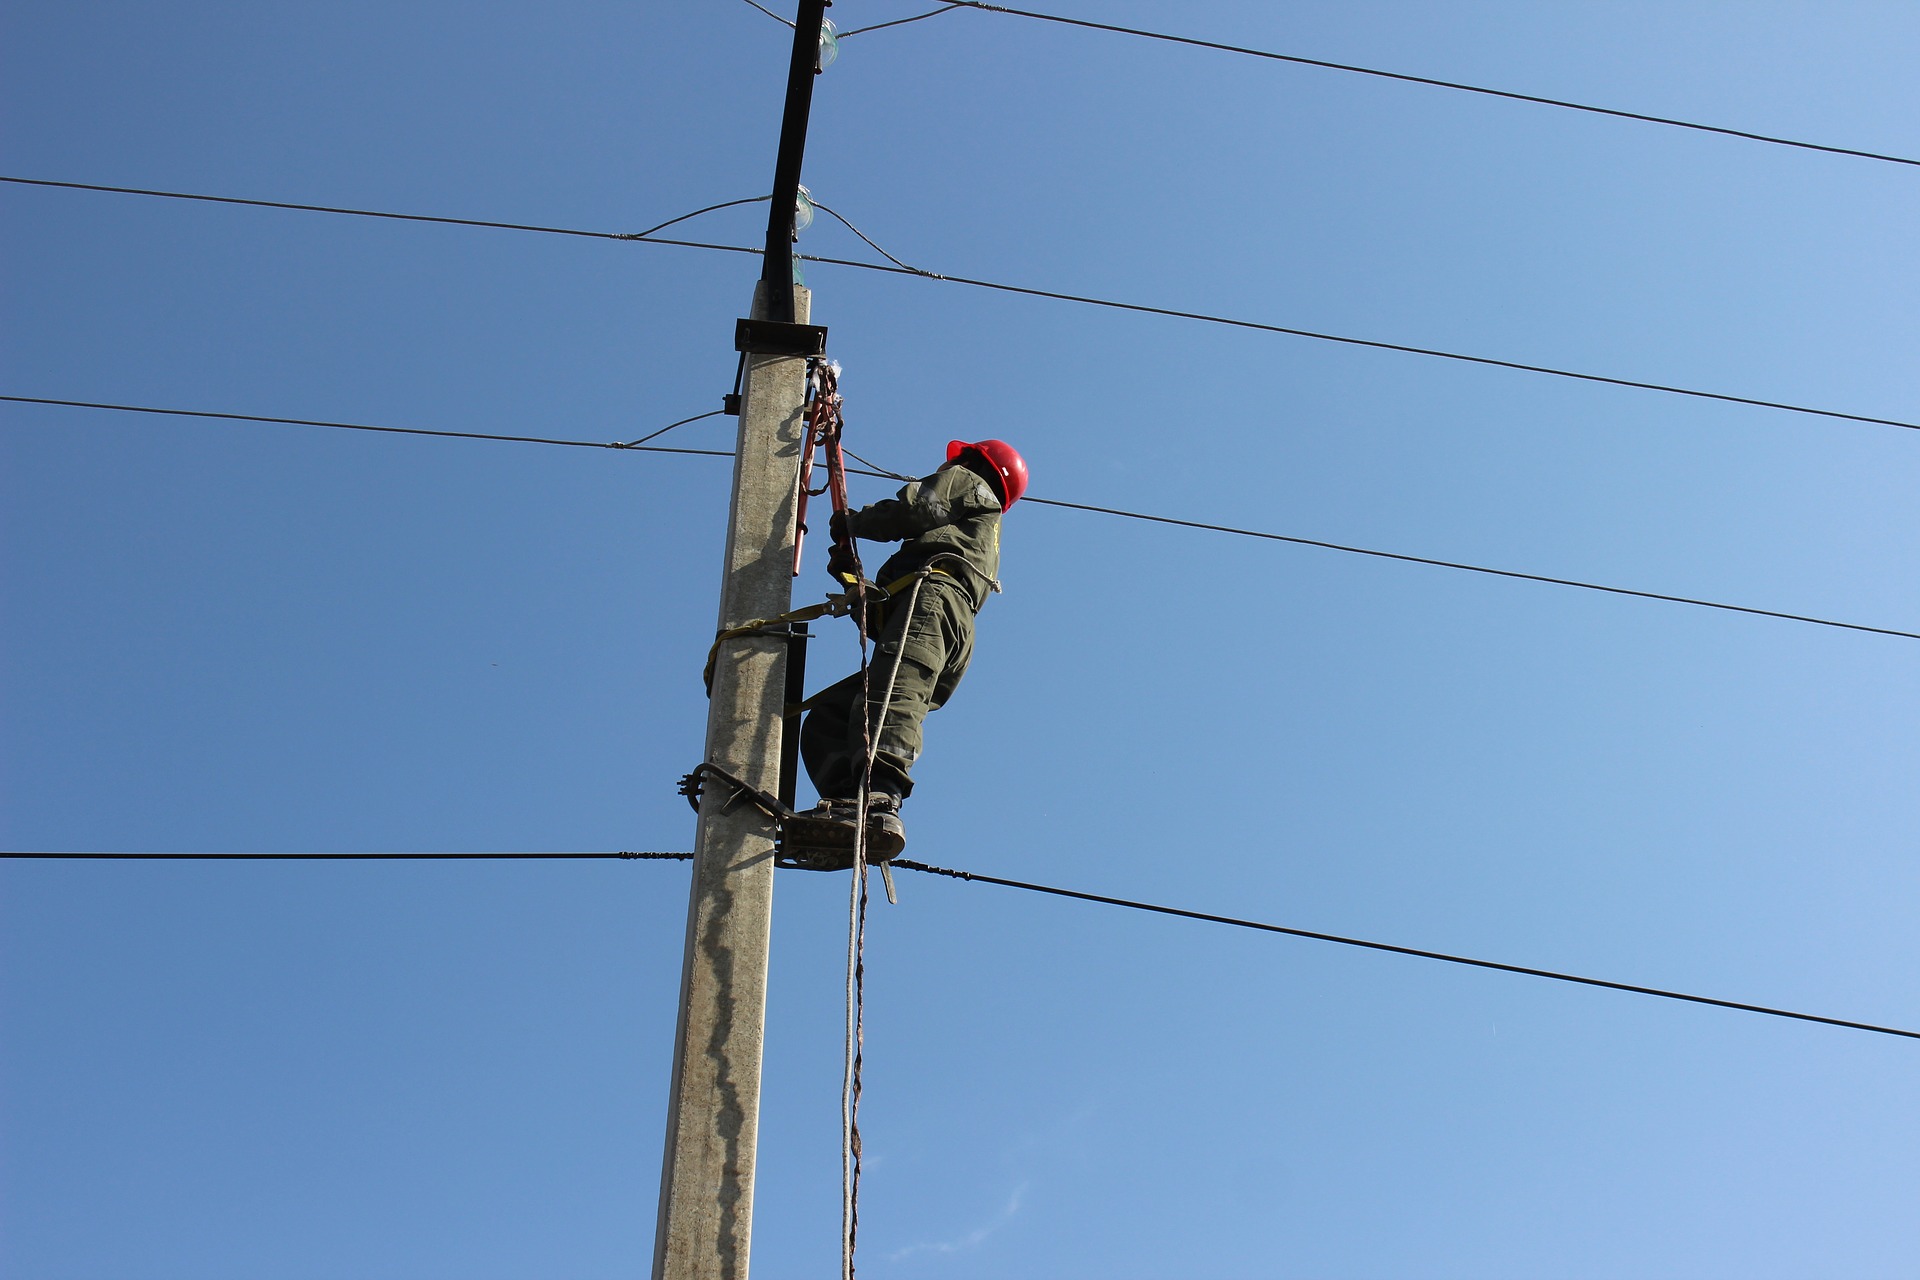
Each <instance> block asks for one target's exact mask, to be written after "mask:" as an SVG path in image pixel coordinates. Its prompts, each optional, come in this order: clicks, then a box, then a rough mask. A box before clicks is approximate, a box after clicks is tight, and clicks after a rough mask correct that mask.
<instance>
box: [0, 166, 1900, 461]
mask: <svg viewBox="0 0 1920 1280" xmlns="http://www.w3.org/2000/svg"><path fill="white" fill-rule="evenodd" d="M0 182H16V183H25V184H27V185H30V186H40V187H69V188H73V189H75V190H80V191H103V192H113V193H116V194H121V195H139V196H159V197H163V198H166V199H173V200H206V201H212V202H213V203H216V204H239V205H253V206H258V207H260V208H267V209H295V210H300V211H303V212H309V213H335V214H348V215H352V216H356V217H368V218H396V219H400V220H402V221H407V222H437V223H447V224H451V225H454V226H468V227H490V228H498V229H501V230H508V231H532V232H540V233H543V234H548V235H564V236H582V237H587V238H590V239H597V240H628V241H633V242H635V243H639V244H662V245H671V246H674V247H677V248H683V249H705V250H709V251H712V252H719V253H751V254H756V255H757V254H760V253H762V252H763V250H761V249H756V248H750V247H748V246H745V245H734V244H712V243H709V242H706V241H699V240H670V239H663V238H659V237H655V236H641V235H635V234H629V233H616V232H608V231H582V230H578V229H574V228H569V227H546V226H536V225H532V224H528V223H517V222H488V221H483V220H480V219H475V218H444V217H429V216H426V215H423V214H411V213H381V212H377V211H374V210H368V209H346V208H337V207H333V206H330V205H312V204H289V203H285V202H282V201H276V200H243V199H238V198H235V197H232V196H208V195H190V194H187V193H184V192H179V191H150V190H146V189H142V188H138V187H110V186H100V185H96V184H92V183H83V182H51V181H47V180H44V179H39V178H16V177H8V176H6V175H0ZM829 212H832V211H831V210H829ZM833 216H834V217H836V218H839V217H840V215H839V214H837V213H836V214H834V215H833ZM841 220H842V221H843V222H844V221H845V219H841ZM847 225H848V226H849V227H851V226H852V224H850V223H849V224H847ZM855 234H856V235H860V238H861V239H862V240H866V239H867V237H866V236H865V235H864V234H861V233H860V232H859V231H858V230H857V229H855ZM868 243H869V244H872V243H873V242H872V241H870V240H869V241H868ZM874 248H875V249H876V250H877V251H878V252H880V253H881V254H883V255H885V256H886V257H887V258H888V259H889V260H890V262H891V263H892V264H893V265H886V264H882V263H878V262H860V261H856V260H854V259H851V258H833V257H826V256H824V255H820V254H811V253H799V254H795V255H794V256H795V257H796V258H799V259H801V260H802V261H805V262H818V263H821V264H823V265H826V266H836V267H854V268H857V269H859V270H862V271H879V272H883V273H885V274H888V275H907V276H916V277H919V278H921V279H925V280H938V281H941V282H943V283H946V284H960V285H966V286H968V287H970V288H975V289H989V290H994V291H997V292H1000V293H1013V294H1021V295H1024V296H1026V297H1030V298H1048V299H1051V300H1054V301H1057V302H1072V303H1078V304H1080V305H1082V306H1090V307H1101V308H1105V309H1108V310H1113V311H1130V312H1137V313H1139V314H1142V315H1155V316H1166V317H1168V318H1170V319H1175V320H1193V321H1197V322H1200V323H1203V324H1216V325H1223V326H1226V327H1228V328H1235V329H1251V330H1254V331H1256V332H1261V333H1277V334H1283V335H1286V336H1288V337H1295V338H1309V339H1312V340H1314V341H1316V342H1332V343H1338V344H1341V345H1344V346H1352V347H1368V348H1371V349H1373V350H1377V351H1394V352H1399V353H1401V354H1403V355H1417V356H1428V357H1431V358H1433V359H1437V360H1453V361H1459V362H1461V363H1465V364H1477V365H1486V366H1490V367H1492V368H1497V369H1513V370H1517V371H1519V372H1522V373H1538V374H1544V375H1547V376H1549V377H1555V378H1571V379H1574V380H1576V381H1580V382H1597V383H1602V384H1605V385H1608V386H1615V387H1630V388H1633V389H1635V390H1640V391H1657V392H1661V393H1662V394H1665V395H1675V396H1687V397H1691V398H1693V399H1696V400H1711V401H1715V402H1718V403H1722V404H1739V405H1748V406H1752V407H1755V408H1761V409H1777V410H1780V411H1781V412H1783V413H1798V414H1805V415H1808V416H1811V417H1817V418H1833V419H1838V420H1840V421H1845V422H1864V423H1868V424H1870V425H1874V426H1883V427H1900V428H1903V429H1905V430H1908V431H1920V422H1909V421H1906V420H1904V419H1900V418H1883V417H1875V416H1873V415H1871V414H1862V413H1845V412H1842V411H1840V410H1838V409H1820V408H1815V407H1813V406H1810V405H1800V404H1791V403H1788V402H1786V401H1783V400H1763V399H1759V398H1757V397H1753V396H1738V395H1731V394H1728V393H1726V392H1720V391H1702V390H1699V389H1697V388H1692V387H1679V386H1672V385H1669V384H1667V383H1661V382H1645V381H1641V380H1639V379H1634V378H1616V377H1611V376H1609V375H1606V374H1598V373H1581V372H1579V371H1577V370H1573V369H1561V368H1556V367H1554V366H1552V365H1540V364H1527V363H1524V362H1522V361H1517V360H1501V359H1498V358H1495V357H1493V356H1476V355H1469V354H1466V353H1463V352H1458V351H1444V350H1441V349H1439V348H1436V347H1416V346H1412V345H1410V344H1407V343H1400V342H1386V341H1382V340H1379V339H1375V338H1355V337H1350V336H1348V335H1345V334H1336V333H1322V332H1320V331H1318V330H1314V329H1301V328H1295V327H1293V326H1289V325H1278V324H1268V323H1265V322H1264V321H1259V320H1241V319H1236V318H1234V317H1232V316H1220V315H1212V314H1209V313H1207V312H1204V311H1184V310H1180V309H1178V308H1174V307H1156V306H1150V305H1147V304H1145V303H1138V302H1121V301H1118V300H1116V299H1112V298H1097V297H1093V296H1090V295H1086V294H1077V293H1063V292H1060V291H1058V290H1054V289H1036V288H1033V287H1030V286H1027V285H1017V284H1006V283H1003V282H1000V281H995V280H977V279H973V278H970V277H968V276H952V275H945V274H942V273H940V272H936V271H927V270H924V269H922V268H920V267H911V266H907V265H906V264H904V263H902V262H900V260H899V259H897V258H894V257H893V255H892V254H890V253H887V251H886V250H884V249H880V247H879V246H878V245H874Z"/></svg>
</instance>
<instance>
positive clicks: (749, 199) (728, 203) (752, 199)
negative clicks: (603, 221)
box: [631, 196, 839, 240]
mask: <svg viewBox="0 0 1920 1280" xmlns="http://www.w3.org/2000/svg"><path fill="white" fill-rule="evenodd" d="M771 199H773V197H772V196H742V197H741V198H740V199H738V200H722V201H721V202H720V203H719V204H710V205H708V206H707V207H706V208H704V209H695V210H694V211H693V212H692V213H683V214H681V215H680V216H679V217H677V218H668V219H667V220H666V221H665V222H663V223H661V224H660V225H659V226H657V227H648V228H647V229H646V230H645V231H636V232H634V233H633V235H632V237H631V238H632V239H635V240H645V239H646V238H647V237H648V236H650V235H652V234H653V233H654V232H656V231H665V230H666V229H667V228H668V227H670V226H672V225H673V224H674V223H676V222H685V221H686V220H687V219H688V218H697V217H699V216H700V215H701V214H703V213H712V212H713V211H714V210H715V209H731V208H733V207H734V206H735V205H737V204H759V203H760V202H761V201H763V200H771ZM834 216H835V217H838V216H839V215H838V214H836V215H834Z"/></svg>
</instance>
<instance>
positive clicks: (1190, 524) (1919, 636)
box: [0, 395, 1920, 640]
mask: <svg viewBox="0 0 1920 1280" xmlns="http://www.w3.org/2000/svg"><path fill="white" fill-rule="evenodd" d="M0 401H11V402H14V403H17V404H46V405H62V406H68V407H72V408H81V409H111V410H115V411H118V412H122V413H154V414H165V415H168V416H171V417H181V418H218V419H226V420H232V421H239V422H264V423H274V424H290V425H294V426H305V427H338V428H343V429H345V430H349V431H379V432H393V433H398V434H402V435H424V436H452V437H456V438H458V439H465V440H507V441H515V442H519V443H524V444H551V445H567V446H572V447H576V448H583V449H627V450H632V451H635V452H639V453H678V454H691V455H695V456H699V457H708V458H731V457H733V456H734V455H733V451H732V450H730V449H676V448H671V447H668V446H664V445H647V444H642V443H640V442H639V441H636V442H634V443H632V444H620V443H614V444H601V443H599V442H598V441H593V440H551V439H545V438H542V437H539V436H508V435H488V434H483V433H480V432H473V431H427V430H422V429H419V428H413V427H376V426H369V425H367V424H365V423H357V422H323V421H318V420H315V419H312V418H273V417H265V416H260V415H254V414H244V413H213V412H207V411H202V410H197V409H157V408H152V407H148V406H142V405H131V404H102V403H98V402H95V401H90V400H54V399H49V398H44V397H39V396H11V395H0ZM720 412H724V411H723V410H714V411H712V412H709V413H703V414H699V415H697V416H696V417H694V418H685V419H682V420H681V421H680V422H677V423H671V424H669V425H668V426H667V427H663V428H661V431H668V430H671V429H672V428H673V427H676V426H683V425H685V424H686V423H688V422H694V421H698V420H699V418H710V417H713V416H714V415H715V414H716V413H720ZM654 434H655V435H658V434H660V432H655V433H654ZM651 438H652V437H651V436H643V437H641V439H642V440H646V439H651ZM846 452H847V455H848V456H849V457H852V458H855V459H857V460H858V461H860V462H863V463H866V465H867V466H868V467H869V468H871V469H870V470H864V471H863V470H861V469H860V468H857V467H849V468H847V470H848V472H849V474H853V475H864V476H871V477H873V478H874V479H878V480H900V481H911V480H913V479H916V477H914V476H908V475H902V474H901V473H900V472H898V471H889V470H886V469H885V468H882V467H877V466H875V465H874V464H873V463H872V462H870V461H868V460H867V459H866V458H862V457H860V455H859V454H857V453H854V452H853V451H852V450H851V449H849V450H847V451H846ZM1020 500H1021V501H1022V502H1027V503H1031V504H1033V505H1034V506H1040V507H1060V508H1063V509H1065V510H1069V511H1086V512H1092V513H1094V514H1096V515H1107V516H1118V517H1120V518H1122V519H1127V520H1145V521H1148V522H1149V523H1152V524H1166V525H1175V526H1178V527H1180V528H1185V529H1199V530H1203V531H1205V532H1209V533H1225V534H1231V535H1233V536H1235V537H1240V538H1258V539H1260V540H1262V541H1265V542H1286V543H1292V544H1294V545H1296V546H1302V547H1317V548H1319V549H1321V550H1323V551H1338V552H1342V553H1344V554H1347V555H1356V556H1369V557H1372V558H1374V559H1379V560H1398V561H1402V562H1404V563H1407V564H1421V565H1428V566H1430V567H1432V568H1436V569H1456V570H1459V571H1460V572H1463V573H1480V574H1486V575H1489V576H1491V577H1496V578H1513V579H1517V580H1519V581H1522V582H1540V583H1545V584H1547V585H1549V586H1556V587H1577V588H1579V589H1580V590H1582V591H1600V592H1605V593H1606V594H1608V595H1618V596H1633V597H1637V598H1639V599H1642V600H1661V601H1665V602H1666V603H1669V604H1684V605H1692V606H1695V607H1697V608H1702V609H1717V610H1721V611H1723V612H1727V613H1743V614H1751V615H1753V616H1755V617H1761V618H1778V619H1781V620H1782V621H1786V622H1805V623H1811V624H1813V625H1815V626H1821V627H1834V628H1838V629H1840V630H1845V631H1864V632H1867V633H1869V634H1872V635H1882V636H1895V637H1898V638H1899V639H1903V640H1920V631H1902V630H1899V629H1897V628H1894V627H1875V626H1869V625H1867V624H1866V623H1861V622H1842V621H1839V620H1837V619H1834V618H1821V617H1815V616H1814V615H1812V614H1804V613H1787V612H1784V611H1781V610H1776V609H1760V608H1756V607H1753V606H1750V605H1740V604H1727V603H1725V602H1724V601H1718V600H1705V599H1701V598H1698V597H1695V596H1677V595H1668V594H1665V593H1662V592H1658V591H1641V590H1638V589H1637V588H1633V587H1614V586H1608V585H1606V584H1604V583H1599V582H1584V581H1581V580H1580V579H1578V578H1557V577H1552V576H1549V575H1547V574H1539V573H1525V572H1522V571H1520V570H1518V569H1496V568H1492V567H1490V566H1487V565H1478V564H1467V563H1465V562H1463V561H1458V560H1440V559H1437V558H1434V557H1430V556H1416V555H1411V554H1408V553H1406V552H1400V551H1382V550H1379V549H1377V548H1373V547H1357V546H1350V545H1348V544H1346V543H1340V542H1328V541H1325V540H1323V539H1319V538H1305V537H1300V536H1297V535H1294V534H1286V533H1270V532H1266V531H1264V530H1260V529H1243V528H1239V527H1237V526H1234V525H1227V524H1211V523H1208V522H1206V521H1202V520H1183V519H1180V518H1178V517H1175V516H1156V515H1151V514H1148V513H1146V512H1142V511H1128V510H1125V509H1124V508H1121V507H1103V506H1096V505H1094V504H1092V503H1085V502H1068V501H1065V500H1064V499H1060V498H1042V497H1038V496H1036V495H1033V494H1028V495H1026V496H1024V497H1022V498H1021V499H1020Z"/></svg>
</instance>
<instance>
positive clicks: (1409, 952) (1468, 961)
mask: <svg viewBox="0 0 1920 1280" xmlns="http://www.w3.org/2000/svg"><path fill="white" fill-rule="evenodd" d="M893 865H894V866H896V867H900V868H902V869H903V870H907V871H922V872H925V873H926V874H928V875H935V876H948V877H950V878H952V879H955V880H971V881H977V882H979V883H981V884H997V885H1001V886H1003V887H1005V888H1008V889H1025V890H1027V891H1029V892H1031V893H1046V894H1052V895H1053V896H1055V897H1059V898H1077V899H1079V900H1080V901H1082V902H1098V903H1100V904H1102V905H1104V906H1109V907H1126V908H1127V909H1129V910H1132V911H1150V912H1154V913H1155V914H1158V915H1164V916H1179V917H1181V918H1183V919H1187V920H1200V921H1203V922H1205V923H1207V924H1224V925H1232V926H1233V927H1235V928H1237V929H1256V930H1259V931H1260V932H1262V933H1282V934H1286V935H1287V936H1288V937H1293V938H1308V939H1311V940H1313V941H1315V942H1337V943H1339V944H1340V945H1341V946H1345V947H1364V948H1366V949H1367V950H1369V951H1388V952H1392V953H1393V954H1394V955H1402V956H1414V957H1416V958H1418V959H1421V960H1441V961H1444V962H1446V963H1447V964H1464V965H1471V966H1472V967H1474V968H1476V969H1497V970H1499V971H1500V972H1502V973H1518V974H1524V975H1525V976H1527V977H1530V978H1551V979H1553V980H1554V981H1555V982H1574V983H1579V984H1580V985H1582V986H1588V987H1605V988H1606V989H1608V990H1609V991H1626V992H1631V993H1632V994H1634V995H1641V996H1658V997H1660V998H1661V999H1663V1000H1684V1001H1687V1002H1688V1003H1690V1004H1707V1005H1713V1006H1715V1007H1717V1008H1721V1009H1738V1010H1741V1011H1742V1012H1745V1013H1764V1014H1766V1015H1768V1016H1769V1017H1774V1018H1795V1019H1798V1020H1799V1021H1801V1022H1818V1023H1822V1024H1824V1025H1826V1026H1830V1027H1848V1028H1851V1029H1852V1030H1855V1031H1873V1032H1877V1033H1878V1034H1880V1035H1887V1036H1904V1037H1906V1038H1907V1039H1910V1040H1920V1031H1906V1030H1903V1029H1901V1028H1899V1027H1883V1026H1880V1025H1878V1024H1876V1023H1872V1022H1854V1021H1851V1020H1849V1019H1846V1018H1829V1017H1826V1016H1824V1015H1822V1014H1817V1013H1798V1012H1795V1011H1794V1010H1792V1009H1775V1008H1773V1007H1771V1006H1769V1005H1763V1004H1747V1003H1745V1002H1743V1001H1739V1000H1720V999H1716V998H1715V997H1713V996H1696V995H1689V994H1687V993H1686V992H1682V991H1667V990H1664V989H1662V988H1660V987H1643V986H1639V985H1636V984H1634V983H1630V982H1611V981H1608V980H1607V979H1605V978H1583V977H1581V976H1579V975H1577V974H1572V973H1558V972H1555V971H1554V970H1552V969H1535V968H1532V967H1530V966H1527V965H1518V964H1502V963H1501V962H1500V961H1498V960H1476V959H1473V958H1472V957H1470V956H1456V955H1449V954H1447V953H1446V952H1444V951H1427V950H1424V949H1422V948H1419V947H1402V946H1396V945H1395V944H1393V943H1390V942H1370V941H1367V940H1366V939H1364V938H1347V937H1342V936H1341V935H1340V934H1337V933H1320V932H1318V931H1316V930H1313V929H1295V928H1290V927H1289V926H1287V925H1279V924H1264V923H1262V922H1260V921H1258V920H1242V919H1239V918H1238V917H1235V916H1219V915H1214V914H1212V913H1210V912H1206V911H1188V910H1186V909H1185V908H1184V907H1168V906H1161V905H1158V904H1156V903H1151V902H1135V901H1133V900H1132V899H1130V898H1112V897H1108V896H1107V895H1105V894H1100V893H1083V892H1081V891H1080V890H1078V889H1061V888H1056V887H1055V886H1053V885H1045V884H1033V883H1031V882H1030V881H1026V880H1008V879H1004V878H1002V877H1000V876H989V875H983V874H981V873H979V872H977V871H952V870H949V869H947V868H945V867H934V866H928V865H927V864H926V863H924V862H910V861H908V860H907V859H904V858H896V859H894V861H893Z"/></svg>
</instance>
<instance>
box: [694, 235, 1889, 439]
mask: <svg viewBox="0 0 1920 1280" xmlns="http://www.w3.org/2000/svg"><path fill="white" fill-rule="evenodd" d="M658 243H666V242H664V241H661V242H658ZM797 256H798V257H801V258H804V259H806V260H807V261H808V262H820V263H825V264H828V265H830V266H837V267H858V268H860V269H861V270H863V271H882V272H886V273H887V274H889V275H904V276H919V277H921V278H923V279H928V280H940V281H944V282H945V283H947V284H964V285H969V286H971V287H973V288H976V289H993V290H997V291H999V292H1001V293H1019V294H1025V295H1026V296H1028V297H1030V298H1051V299H1053V300H1055V301H1058V302H1076V303H1080V304H1082V305H1085V306H1090V307H1105V308H1109V309H1111V310H1115V311H1136V312H1140V313H1141V314H1143V315H1153V316H1168V317H1171V318H1172V319H1175V320H1197V321H1200V322H1202V323H1205V324H1218V325H1226V326H1227V327H1229V328H1234V329H1253V330H1257V331H1259V332H1262V333H1279V334H1286V335H1288V336H1290V337H1295V338H1312V339H1313V340H1314V341H1316V342H1336V343H1340V344H1342V345H1344V346H1350V347H1371V348H1373V349H1375V350H1378V351H1398V352H1400V353H1402V354H1404V355H1415V356H1431V357H1433V358H1435V359H1439V360H1457V361H1460V362H1462V363H1465V364H1479V365H1490V366H1492V367H1494V368H1497V369H1516V370H1519V371H1520V372H1522V373H1543V374H1547V375H1549V376H1551V377H1555V378H1573V379H1575V380H1577V381H1580V382H1599V383H1605V384H1607V385H1609V386H1615V387H1632V388H1635V389H1636V390H1640V391H1659V392H1663V393H1665V394H1667V395H1674V396H1691V397H1693V398H1694V399H1697V400H1715V401H1719V402H1720V403H1723V404H1744V405H1752V406H1754V407H1756V408H1761V409H1779V410H1782V411H1784V412H1786V413H1804V414H1810V415H1812V416H1814V417H1818V418H1839V419H1842V420H1844V421H1847V422H1866V423H1871V424H1873V425H1875V426H1882V427H1904V428H1905V429H1906V430H1908V431H1920V422H1907V421H1904V420H1902V419H1899V418H1876V417H1873V416H1871V415H1869V414H1861V413H1843V412H1841V411H1839V410H1837V409H1816V408H1813V407H1810V406H1808V405H1801V404H1789V403H1787V402H1785V401H1782V400H1761V399H1757V398H1755V397H1752V396H1736V395H1729V394H1727V393H1726V392H1721V391H1700V390H1697V389H1695V388H1691V387H1676V386H1670V385H1668V384H1666V383H1662V382H1642V381H1639V380H1638V379H1634V378H1615V377H1611V376H1608V375H1606V374H1599V373H1581V372H1578V371H1577V370H1573V369H1559V368H1555V367H1553V366H1551V365H1543V364H1526V363H1523V362H1521V361H1518V360H1501V359H1497V358H1495V357H1493V356H1475V355H1467V354H1464V353H1462V352H1458V351H1442V350H1440V349H1439V348H1437V347H1416V346H1411V345H1409V344H1406V343H1401V342H1383V341H1381V340H1379V339H1376V338H1354V337H1349V336H1346V335H1344V334H1337V333H1321V332H1319V331H1318V330H1314V329H1297V328H1293V327H1291V326H1288V325H1278V324H1267V323H1265V322H1263V321H1259V320H1238V319H1235V318H1234V317H1232V316H1217V315H1209V314H1208V313H1206V312H1204V311H1182V310H1179V309H1178V308H1174V307H1155V306H1148V305H1146V304H1144V303H1139V302H1118V301H1115V300H1113V299H1111V298H1096V297H1091V296H1089V295H1086V294H1078V293H1061V292H1058V291H1056V290H1053V289H1035V288H1031V287H1028V286H1026V285H1017V284H1003V283H1000V282H998V281H994V280H973V279H969V278H968V277H966V276H950V275H942V274H939V273H937V272H933V271H922V270H920V269H919V268H916V267H889V266H882V265H880V264H879V263H877V262H855V261H853V260H851V259H847V258H826V257H818V256H816V255H814V254H808V253H803V254H799V255H797Z"/></svg>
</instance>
